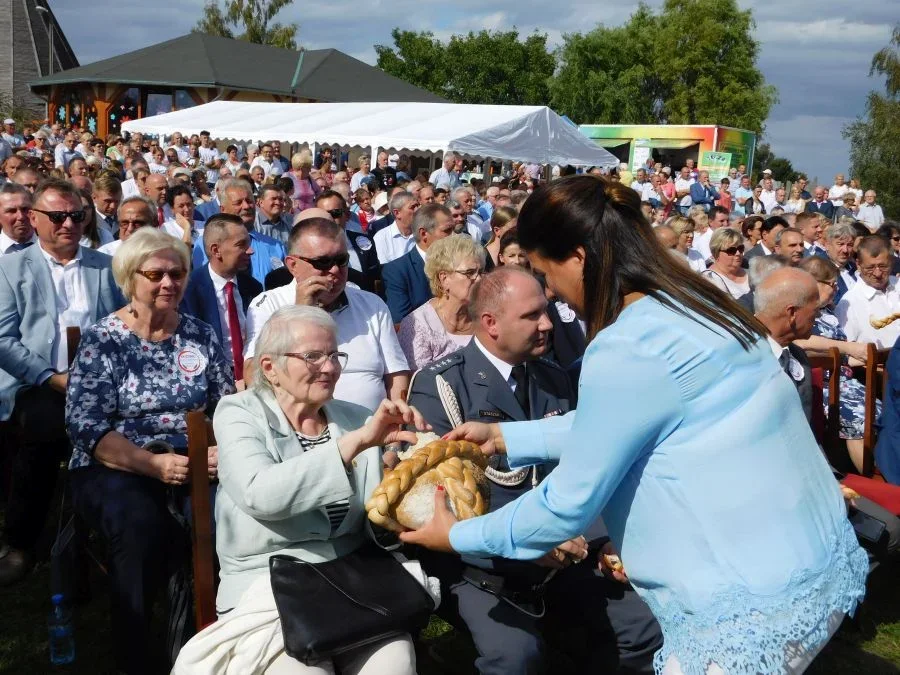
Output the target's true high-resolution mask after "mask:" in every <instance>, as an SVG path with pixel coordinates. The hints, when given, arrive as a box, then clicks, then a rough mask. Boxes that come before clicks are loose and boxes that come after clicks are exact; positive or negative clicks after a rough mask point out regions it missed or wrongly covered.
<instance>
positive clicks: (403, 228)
mask: <svg viewBox="0 0 900 675" xmlns="http://www.w3.org/2000/svg"><path fill="white" fill-rule="evenodd" d="M388 208H389V209H390V212H391V214H392V215H393V216H394V222H393V223H391V224H390V225H389V226H388V227H386V228H384V229H383V230H379V231H378V232H376V233H375V237H374V240H375V250H376V251H377V252H378V260H379V261H380V262H381V264H382V265H386V264H388V263H389V262H391V261H392V260H396V259H397V258H400V257H401V256H404V255H406V254H407V253H408V252H409V251H410V249H412V247H413V246H414V245H415V240H414V239H413V218H414V217H415V215H416V209H418V208H419V203H418V202H417V201H416V198H415V197H414V196H413V195H412V194H411V193H409V192H406V191H403V192H397V193H395V194H394V196H393V197H391V201H390V203H389V205H388Z"/></svg>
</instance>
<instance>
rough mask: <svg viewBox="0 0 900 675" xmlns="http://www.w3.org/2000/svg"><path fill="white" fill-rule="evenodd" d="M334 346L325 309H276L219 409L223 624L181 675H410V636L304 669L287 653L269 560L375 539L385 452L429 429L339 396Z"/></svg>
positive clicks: (409, 417)
mask: <svg viewBox="0 0 900 675" xmlns="http://www.w3.org/2000/svg"><path fill="white" fill-rule="evenodd" d="M337 349H338V347H337V326H336V325H335V322H334V320H333V319H332V318H331V316H329V314H328V313H327V312H325V311H324V310H322V309H319V308H318V307H309V306H303V305H288V306H285V307H282V308H280V309H278V310H276V311H275V313H273V314H272V316H271V317H270V318H269V319H268V321H266V323H265V325H264V326H263V328H262V331H261V332H260V335H259V338H258V340H257V344H256V359H257V364H258V367H257V368H256V369H255V371H254V374H253V379H252V381H251V384H250V387H249V388H248V389H247V390H246V391H243V392H241V393H239V394H235V395H234V396H228V397H226V398H225V399H224V400H223V401H222V402H221V404H220V405H219V408H218V410H217V411H216V416H215V419H214V426H215V431H216V438H217V439H218V441H219V448H220V450H221V462H220V464H219V481H220V483H219V486H220V487H219V494H218V498H217V500H216V549H217V553H218V555H219V561H220V563H221V565H222V569H221V573H220V584H219V589H218V594H217V597H216V605H217V608H218V611H219V614H220V619H219V621H218V622H216V623H214V624H212V626H210V627H209V628H207V629H206V630H205V631H203V632H201V633H200V634H198V635H197V636H196V637H195V638H194V639H193V640H191V641H190V642H189V643H188V644H187V645H185V647H184V649H182V651H181V654H180V655H179V658H178V662H177V663H176V665H175V670H174V671H173V673H175V674H176V675H181V674H182V673H184V674H187V673H190V674H191V675H196V674H198V673H199V674H201V675H204V674H206V673H210V674H212V673H217V674H219V673H224V674H226V675H227V674H230V673H240V674H241V675H244V674H245V673H266V674H269V675H272V674H274V673H278V674H279V675H286V674H288V673H298V674H301V673H303V674H307V675H325V674H326V673H334V672H335V670H337V671H338V672H341V673H355V674H359V675H366V674H370V675H373V674H376V673H393V674H396V675H406V674H412V673H415V651H414V649H413V645H412V640H411V639H410V636H409V635H406V634H401V635H397V636H394V637H390V638H386V639H375V640H373V641H372V643H371V644H369V645H367V646H365V647H361V648H358V649H354V650H352V651H350V652H347V653H344V654H341V655H340V656H338V657H335V658H334V659H333V661H332V660H330V659H327V660H325V661H324V662H320V663H316V664H315V665H309V666H307V665H304V664H302V663H300V662H299V661H296V660H294V659H293V658H291V657H290V656H288V655H287V653H286V652H285V651H284V642H283V639H282V631H281V622H280V621H279V618H278V613H277V612H276V611H275V601H274V598H273V596H272V588H271V584H270V582H269V558H270V557H271V556H273V555H289V556H294V557H297V558H300V559H301V560H305V561H309V562H323V561H328V560H334V559H335V558H339V557H341V556H345V555H348V554H350V553H352V552H353V551H355V550H357V549H358V548H360V547H361V546H362V545H363V544H365V543H366V542H367V541H368V540H369V539H370V538H371V534H372V530H371V528H370V527H369V526H368V524H367V523H368V521H367V519H366V511H365V502H366V499H367V498H368V496H369V495H370V494H372V491H373V490H374V489H375V487H376V486H377V485H378V483H379V482H380V481H381V478H382V458H381V449H380V447H379V446H383V445H386V444H388V443H393V442H396V441H415V438H416V437H415V434H414V433H412V432H409V431H401V429H402V425H404V424H408V425H411V426H415V427H417V428H419V429H425V428H426V424H425V422H424V421H423V419H422V416H421V415H420V414H419V413H418V412H417V411H416V410H415V409H414V408H411V407H409V406H407V405H406V403H404V402H403V401H401V400H398V401H390V400H387V399H386V400H383V401H382V402H381V404H380V405H379V406H378V409H377V410H376V411H375V413H374V414H373V413H372V412H371V411H370V410H368V409H367V408H363V407H362V406H359V405H356V404H355V403H349V402H347V401H336V400H334V398H333V397H334V390H335V385H336V384H337V381H338V379H339V378H340V376H341V372H342V371H343V369H344V367H345V366H346V364H347V354H346V353H344V352H340V351H337ZM298 592H300V593H302V589H298ZM311 601H314V600H313V599H311ZM248 622H250V623H251V624H252V632H251V631H250V630H249V626H248Z"/></svg>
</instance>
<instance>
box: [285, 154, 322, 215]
mask: <svg viewBox="0 0 900 675" xmlns="http://www.w3.org/2000/svg"><path fill="white" fill-rule="evenodd" d="M312 165H313V160H312V153H310V151H309V150H301V151H300V152H296V153H294V155H293V156H292V157H291V170H290V171H289V172H288V174H287V175H288V177H290V179H291V182H293V184H294V192H293V194H292V195H291V199H292V200H293V203H294V213H300V212H301V211H305V210H306V209H311V208H312V207H314V206H315V205H316V197H317V196H318V194H319V193H320V192H321V191H322V188H320V187H319V184H318V183H316V181H314V180H313V179H312V176H310V171H311V170H312Z"/></svg>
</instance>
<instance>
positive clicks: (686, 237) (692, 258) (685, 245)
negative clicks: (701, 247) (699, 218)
mask: <svg viewBox="0 0 900 675" xmlns="http://www.w3.org/2000/svg"><path fill="white" fill-rule="evenodd" d="M666 225H668V226H669V227H671V228H672V229H673V230H674V231H675V234H677V235H678V243H677V244H676V245H675V250H676V251H678V252H679V253H680V254H681V255H683V256H684V258H685V260H687V263H688V266H689V267H690V268H691V269H692V270H694V271H695V272H702V271H703V270H705V269H706V260H705V259H704V258H703V254H702V253H700V251H698V250H697V249H695V248H693V244H694V231H695V230H696V224H695V223H694V219H693V218H689V217H687V216H672V217H671V218H669V220H667V221H666Z"/></svg>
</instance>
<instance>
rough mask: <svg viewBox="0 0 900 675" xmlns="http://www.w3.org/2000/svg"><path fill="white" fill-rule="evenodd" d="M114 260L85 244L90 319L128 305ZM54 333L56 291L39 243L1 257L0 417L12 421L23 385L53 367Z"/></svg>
mask: <svg viewBox="0 0 900 675" xmlns="http://www.w3.org/2000/svg"><path fill="white" fill-rule="evenodd" d="M111 264H112V258H110V257H109V256H108V255H105V254H103V253H98V252H97V251H94V250H93V249H90V248H85V247H84V246H82V247H81V266H82V268H83V270H84V281H85V287H86V289H87V293H88V302H89V303H90V317H91V323H94V322H96V321H98V320H99V319H101V318H102V317H104V316H106V315H107V314H111V313H112V312H115V311H116V310H117V309H119V308H120V307H122V306H123V305H124V304H125V298H123V297H122V294H121V292H120V291H119V289H118V287H117V286H116V283H115V281H114V280H113V276H112V269H111V268H110V265H111ZM56 331H57V313H56V292H55V290H54V289H53V279H52V278H51V276H50V270H49V268H48V267H47V261H46V260H44V255H43V253H41V250H40V247H39V244H34V245H32V246H29V247H28V248H26V249H25V250H24V251H21V252H20V253H14V254H12V255H5V256H3V257H2V258H0V420H7V419H9V416H10V415H11V414H12V410H13V406H14V405H15V402H16V393H17V392H18V391H19V390H20V389H21V388H22V387H27V386H32V385H36V384H38V380H39V378H40V376H41V374H42V373H44V372H46V371H47V370H52V369H53V368H54V364H53V362H52V358H53V340H54V338H55V336H56Z"/></svg>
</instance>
